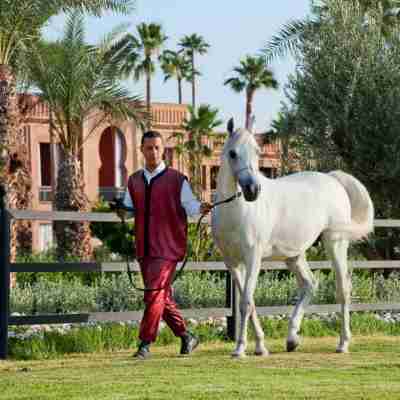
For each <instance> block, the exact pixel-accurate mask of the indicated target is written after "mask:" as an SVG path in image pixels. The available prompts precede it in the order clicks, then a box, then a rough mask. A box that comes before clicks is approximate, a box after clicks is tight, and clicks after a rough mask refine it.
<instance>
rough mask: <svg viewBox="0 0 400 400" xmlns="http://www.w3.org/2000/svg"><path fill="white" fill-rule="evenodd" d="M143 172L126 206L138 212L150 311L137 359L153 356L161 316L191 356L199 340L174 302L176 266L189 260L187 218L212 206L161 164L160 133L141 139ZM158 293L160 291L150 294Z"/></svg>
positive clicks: (133, 182) (139, 255)
mask: <svg viewBox="0 0 400 400" xmlns="http://www.w3.org/2000/svg"><path fill="white" fill-rule="evenodd" d="M141 152H142V154H143V156H144V161H145V166H144V169H142V170H139V171H137V172H135V173H134V174H133V175H131V176H130V177H129V180H128V188H127V191H126V193H125V197H124V205H125V206H126V207H129V208H133V209H134V214H135V240H136V257H137V259H138V261H139V264H140V270H141V273H142V276H143V281H144V285H145V288H146V289H150V290H146V291H145V293H144V302H145V310H144V314H143V319H142V321H141V324H140V331H139V339H140V344H139V348H138V350H137V352H136V353H135V357H138V358H140V359H146V358H148V357H149V356H150V344H151V343H152V342H154V341H155V340H156V337H157V333H158V326H159V323H160V320H161V318H162V319H163V320H164V321H165V322H166V323H167V325H168V326H169V327H170V328H171V330H172V331H173V332H174V334H175V336H178V337H180V338H181V350H180V353H181V354H190V353H191V352H192V351H193V350H194V349H195V348H196V347H197V345H198V344H199V339H198V338H197V337H195V336H194V335H192V334H191V333H190V332H188V330H187V329H186V325H185V321H184V319H183V317H182V315H181V313H180V312H179V310H178V309H177V306H176V303H175V301H174V300H173V298H172V288H171V283H172V279H173V277H174V273H175V269H176V265H177V263H178V261H181V260H183V259H184V257H185V252H186V242H187V215H188V216H191V217H192V216H196V215H199V214H206V213H208V212H209V211H210V210H211V205H210V204H208V203H200V202H199V201H197V200H196V198H195V197H194V195H193V193H192V190H191V188H190V186H189V183H188V181H187V179H186V178H185V176H184V175H182V174H181V173H180V172H178V171H176V170H174V169H172V168H169V167H166V165H165V163H164V162H163V160H162V156H163V153H164V144H163V139H162V136H161V134H160V133H159V132H156V131H148V132H145V133H144V135H143V137H142V141H141ZM151 289H156V290H151Z"/></svg>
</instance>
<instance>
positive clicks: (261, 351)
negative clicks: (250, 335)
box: [231, 268, 269, 356]
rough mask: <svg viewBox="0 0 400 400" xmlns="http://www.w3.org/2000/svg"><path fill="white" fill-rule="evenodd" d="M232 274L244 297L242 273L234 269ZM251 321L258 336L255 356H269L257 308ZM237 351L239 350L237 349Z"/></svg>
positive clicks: (252, 314)
mask: <svg viewBox="0 0 400 400" xmlns="http://www.w3.org/2000/svg"><path fill="white" fill-rule="evenodd" d="M231 273H232V276H233V279H234V280H235V283H236V285H237V287H238V290H239V293H240V297H242V295H243V277H242V274H241V271H240V270H239V269H238V268H233V269H231ZM250 320H251V322H252V324H253V327H254V332H255V335H256V348H255V351H254V354H255V355H256V356H268V355H269V352H268V350H267V349H266V348H265V344H264V331H263V329H262V326H261V324H260V321H259V319H258V316H257V310H256V308H255V307H254V308H253V310H252V312H251V314H250ZM236 350H238V349H236ZM233 355H236V351H235V352H234V354H233Z"/></svg>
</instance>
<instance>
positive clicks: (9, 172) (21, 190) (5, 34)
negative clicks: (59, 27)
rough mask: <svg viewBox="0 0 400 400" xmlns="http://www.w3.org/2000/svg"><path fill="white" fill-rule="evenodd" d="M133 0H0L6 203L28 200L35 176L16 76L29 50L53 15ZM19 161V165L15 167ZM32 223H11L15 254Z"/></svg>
mask: <svg viewBox="0 0 400 400" xmlns="http://www.w3.org/2000/svg"><path fill="white" fill-rule="evenodd" d="M133 4H134V0H35V1H31V0H18V1H14V0H1V1H0V170H1V171H0V184H2V185H4V186H5V188H6V193H7V198H6V205H7V207H8V208H28V207H29V206H30V200H31V199H30V188H31V177H30V172H29V170H30V168H29V160H28V149H27V143H26V141H24V138H23V137H22V135H21V133H20V131H21V129H20V128H21V116H20V112H19V107H18V98H17V89H16V82H17V79H18V80H19V79H20V77H21V72H22V71H21V66H22V65H25V64H26V63H25V61H26V50H27V49H29V48H30V47H31V45H32V43H33V42H34V41H35V40H37V39H38V37H39V36H40V30H41V28H42V27H43V26H44V25H45V24H46V22H47V21H48V20H49V18H50V17H51V16H53V15H56V14H58V13H59V12H60V11H66V10H68V9H71V8H77V9H79V10H81V11H88V12H90V13H92V14H95V15H100V14H101V12H102V11H103V10H106V9H108V10H113V11H118V12H126V13H127V12H130V11H131V10H132V9H133ZM17 166H18V168H17ZM29 227H30V225H29V223H28V224H27V223H26V222H18V223H15V224H13V227H12V231H11V238H12V241H11V257H12V258H15V255H16V249H17V247H20V248H22V249H28V248H30V244H31V243H30V234H29V233H28V231H30V228H29Z"/></svg>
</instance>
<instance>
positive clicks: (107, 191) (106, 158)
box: [99, 127, 127, 200]
mask: <svg viewBox="0 0 400 400" xmlns="http://www.w3.org/2000/svg"><path fill="white" fill-rule="evenodd" d="M99 155H100V161H101V165H100V169H99V194H100V196H102V197H103V198H104V199H105V200H112V199H113V198H114V197H118V196H119V195H121V193H122V192H124V190H125V185H126V182H127V169H126V167H125V162H126V155H127V149H126V141H125V136H124V134H123V133H122V132H121V131H120V130H119V129H117V128H116V127H108V128H107V129H105V130H104V131H103V133H102V135H101V138H100V143H99Z"/></svg>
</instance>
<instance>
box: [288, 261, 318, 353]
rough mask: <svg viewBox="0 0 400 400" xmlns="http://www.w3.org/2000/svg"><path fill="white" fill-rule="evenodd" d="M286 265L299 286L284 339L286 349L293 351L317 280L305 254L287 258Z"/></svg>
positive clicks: (298, 340) (297, 342) (297, 343)
mask: <svg viewBox="0 0 400 400" xmlns="http://www.w3.org/2000/svg"><path fill="white" fill-rule="evenodd" d="M286 265H287V267H288V269H289V270H290V271H292V272H293V273H294V274H295V275H296V280H297V284H298V286H299V288H300V297H299V299H298V300H297V303H296V306H295V308H294V311H293V314H292V317H291V318H290V321H289V332H288V337H287V341H286V349H287V351H293V350H295V349H296V347H297V346H298V345H299V342H300V338H299V331H300V325H301V321H302V320H303V316H304V311H305V307H306V306H307V305H308V303H309V302H310V300H311V296H312V293H313V291H314V290H315V289H316V287H317V281H316V279H315V278H314V275H313V274H312V272H311V270H310V267H309V266H308V264H307V261H306V258H305V254H301V255H299V256H297V257H293V258H289V259H287V260H286Z"/></svg>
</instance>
